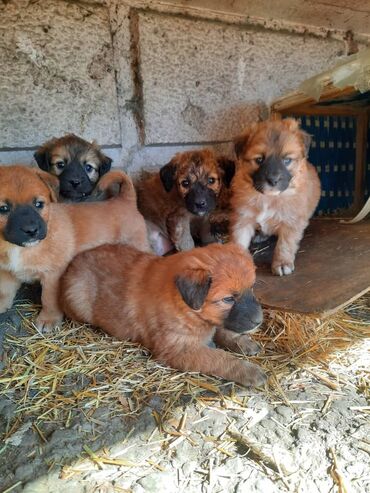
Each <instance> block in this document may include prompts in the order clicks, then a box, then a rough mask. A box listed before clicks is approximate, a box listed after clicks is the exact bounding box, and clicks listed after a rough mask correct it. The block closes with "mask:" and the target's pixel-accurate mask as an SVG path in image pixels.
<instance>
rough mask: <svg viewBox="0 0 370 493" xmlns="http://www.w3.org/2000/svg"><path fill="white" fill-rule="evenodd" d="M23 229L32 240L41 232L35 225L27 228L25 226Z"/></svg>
mask: <svg viewBox="0 0 370 493" xmlns="http://www.w3.org/2000/svg"><path fill="white" fill-rule="evenodd" d="M21 229H22V231H23V232H24V233H26V235H28V236H29V237H30V238H34V237H35V236H36V235H37V233H38V231H39V228H38V227H37V226H36V225H34V224H29V225H27V226H23V228H21Z"/></svg>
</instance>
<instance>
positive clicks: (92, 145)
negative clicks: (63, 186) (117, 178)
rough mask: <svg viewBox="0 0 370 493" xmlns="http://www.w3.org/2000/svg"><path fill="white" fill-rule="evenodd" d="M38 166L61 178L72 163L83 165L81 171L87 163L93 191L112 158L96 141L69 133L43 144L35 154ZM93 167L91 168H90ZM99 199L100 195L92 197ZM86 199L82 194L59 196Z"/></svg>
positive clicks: (64, 199)
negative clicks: (76, 196)
mask: <svg viewBox="0 0 370 493" xmlns="http://www.w3.org/2000/svg"><path fill="white" fill-rule="evenodd" d="M34 157H35V160H36V162H37V164H38V166H39V167H40V168H41V169H42V170H43V171H47V172H49V173H51V174H53V175H55V176H57V177H59V178H60V176H61V174H62V173H63V172H64V171H65V170H66V169H67V168H68V167H69V166H70V165H71V163H73V164H75V165H78V166H79V167H81V172H82V170H83V169H84V167H85V166H86V165H88V166H89V170H88V171H85V173H86V178H87V179H88V180H89V182H90V183H91V184H92V187H91V190H89V191H88V193H87V195H90V194H91V193H92V191H93V187H95V186H96V184H97V183H98V181H99V179H100V177H101V176H102V175H104V174H105V173H107V172H108V171H109V170H110V167H111V163H112V160H111V159H110V158H109V157H108V156H106V155H105V154H104V153H103V152H102V151H101V150H100V147H99V146H98V145H97V143H96V142H95V141H93V142H88V141H87V140H84V139H82V138H81V137H78V136H77V135H74V134H67V135H64V136H63V137H59V138H55V137H54V138H52V139H50V140H48V141H47V142H45V143H44V144H42V145H41V146H40V147H39V148H38V149H37V151H36V152H35V154H34ZM90 168H91V169H90ZM92 198H93V199H94V200H98V198H100V197H96V196H94V197H92ZM80 200H86V197H82V196H80V197H79V198H78V199H72V198H71V197H69V198H66V197H63V195H60V196H59V201H61V202H65V201H70V202H71V201H72V202H75V201H80Z"/></svg>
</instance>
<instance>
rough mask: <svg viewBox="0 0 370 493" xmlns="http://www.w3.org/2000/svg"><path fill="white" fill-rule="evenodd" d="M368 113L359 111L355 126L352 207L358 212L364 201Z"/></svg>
mask: <svg viewBox="0 0 370 493" xmlns="http://www.w3.org/2000/svg"><path fill="white" fill-rule="evenodd" d="M367 128H368V114H367V112H366V113H361V114H360V115H359V116H358V118H357V126H356V167H355V195H354V200H353V208H354V211H355V212H358V211H359V210H360V209H361V208H362V207H363V205H364V203H365V170H366V144H367Z"/></svg>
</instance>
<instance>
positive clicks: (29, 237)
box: [0, 166, 149, 329]
mask: <svg viewBox="0 0 370 493" xmlns="http://www.w3.org/2000/svg"><path fill="white" fill-rule="evenodd" d="M116 182H118V183H120V185H121V190H120V195H119V196H118V197H115V198H112V199H110V200H108V201H106V202H99V203H87V204H83V203H82V204H56V203H54V202H56V196H55V193H54V190H53V188H52V187H53V186H54V185H56V184H57V183H58V180H57V178H56V177H54V176H52V175H50V174H48V173H45V172H44V171H41V170H38V169H34V168H27V167H25V166H0V313H3V312H4V311H5V310H7V309H8V308H10V307H11V305H12V303H13V299H14V296H15V294H16V291H17V289H18V288H19V286H20V284H21V283H22V282H23V281H25V282H29V281H34V280H40V281H41V285H42V310H41V312H40V314H39V316H38V319H37V325H38V327H39V328H40V329H43V328H45V329H49V328H51V327H52V326H54V325H55V324H57V323H58V322H60V321H61V320H62V315H63V314H62V312H61V311H60V308H59V305H58V298H57V293H58V281H59V278H60V276H61V274H62V273H63V272H64V270H65V268H66V267H67V265H68V263H69V262H70V261H71V259H72V258H73V257H74V256H75V255H76V254H77V253H79V252H82V251H84V250H87V249H89V248H92V247H94V246H98V245H101V244H103V243H115V242H128V243H131V244H132V245H135V246H136V247H137V248H139V249H142V250H145V251H149V246H148V241H147V238H146V226H145V221H144V219H143V217H142V216H141V214H140V213H139V212H138V210H137V208H136V194H135V190H134V187H133V185H132V182H131V180H130V179H129V178H128V177H127V175H125V174H124V173H123V172H121V171H111V172H110V173H109V174H106V175H105V176H104V177H103V178H102V179H101V183H100V186H101V187H102V189H103V190H104V189H107V188H109V186H110V185H111V184H112V183H116Z"/></svg>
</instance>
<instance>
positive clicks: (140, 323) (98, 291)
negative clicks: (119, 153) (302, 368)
mask: <svg viewBox="0 0 370 493" xmlns="http://www.w3.org/2000/svg"><path fill="white" fill-rule="evenodd" d="M179 278H181V279H186V281H187V282H190V283H194V285H199V284H201V283H203V282H204V281H205V280H206V282H209V283H210V287H209V291H208V293H207V294H206V298H205V300H202V301H203V302H202V304H201V306H200V308H198V307H197V309H192V308H191V307H190V306H189V305H188V304H186V302H185V301H184V299H183V297H182V295H181V294H180V291H179V289H178V287H177V286H178V285H177V280H178V279H179ZM254 280H255V272H254V265H253V261H252V259H251V257H250V255H247V254H246V253H245V252H243V250H242V249H241V248H240V247H238V246H237V245H232V244H229V245H226V246H221V245H210V246H208V247H205V248H197V249H194V250H192V251H190V252H182V253H179V254H176V255H172V256H169V257H157V256H154V255H150V254H146V253H142V252H139V251H137V250H136V249H134V248H132V247H129V246H125V245H105V246H102V247H99V248H95V249H93V250H90V251H88V252H84V253H82V254H80V255H78V256H77V257H76V258H75V259H74V260H73V261H72V263H71V264H70V265H69V267H68V269H67V271H66V273H65V274H64V276H63V278H62V280H61V284H60V286H61V300H62V301H61V302H62V306H63V310H64V312H65V313H66V314H67V316H68V317H70V318H72V319H75V320H78V321H80V322H87V323H91V324H93V325H95V326H98V327H100V328H101V329H103V330H104V331H105V332H107V333H108V334H111V335H113V336H115V337H117V338H119V339H130V340H131V341H134V342H139V343H140V344H142V345H144V346H145V347H147V348H148V349H150V351H151V352H152V354H153V356H154V357H155V358H156V359H158V360H160V361H162V362H163V363H166V364H168V365H170V366H172V367H174V368H178V369H180V370H189V371H200V372H204V373H208V374H212V375H216V376H219V377H223V378H225V379H228V380H234V381H236V382H238V383H241V384H244V385H260V384H262V383H263V382H264V381H265V375H264V373H263V372H262V370H261V369H260V368H259V367H258V366H256V365H253V364H251V363H247V362H245V361H242V360H239V359H237V358H235V356H232V355H231V354H230V353H227V352H225V351H223V350H221V349H211V348H210V347H207V344H208V343H209V342H210V341H211V339H212V337H213V334H214V329H215V327H221V326H222V322H223V320H224V318H225V316H227V314H228V312H229V311H230V309H231V307H230V305H227V304H226V303H225V302H223V301H222V300H223V298H225V297H227V296H230V295H237V294H238V293H241V292H243V291H244V290H245V289H249V288H250V287H251V286H252V285H253V283H254ZM223 341H225V344H224V345H225V346H226V347H229V348H232V349H239V351H241V350H244V348H246V349H248V348H249V346H250V343H251V340H250V338H249V336H248V335H246V334H242V335H240V334H235V333H234V332H231V331H229V330H225V329H222V328H221V329H220V330H219V333H218V338H217V342H218V343H220V344H222V343H223Z"/></svg>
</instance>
